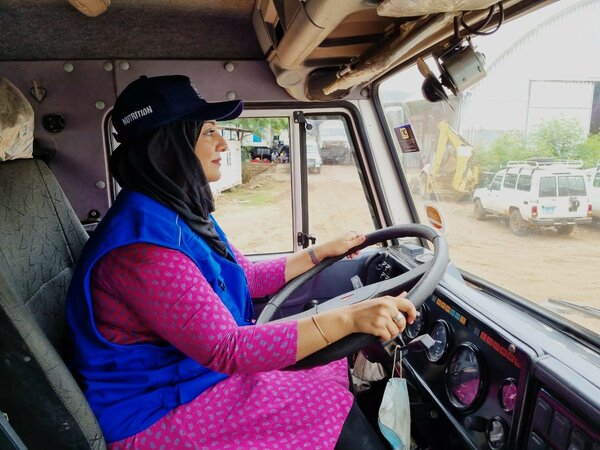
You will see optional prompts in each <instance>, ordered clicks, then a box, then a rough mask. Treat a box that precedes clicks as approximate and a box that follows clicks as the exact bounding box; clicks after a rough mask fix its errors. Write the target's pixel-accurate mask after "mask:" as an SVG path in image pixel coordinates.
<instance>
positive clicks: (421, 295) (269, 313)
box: [256, 224, 449, 368]
mask: <svg viewBox="0 0 600 450" xmlns="http://www.w3.org/2000/svg"><path fill="white" fill-rule="evenodd" d="M365 237H366V239H365V241H364V242H363V243H362V244H361V245H358V246H356V247H354V248H351V249H350V250H348V251H347V252H346V253H344V254H342V255H338V256H334V257H329V258H325V259H323V260H322V261H321V262H320V263H319V264H317V265H316V266H315V267H313V268H311V269H310V270H308V271H306V272H305V273H303V274H301V275H299V276H298V277H296V278H294V279H293V280H290V282H288V283H287V284H286V285H285V286H284V287H283V288H282V289H281V290H280V291H279V292H278V293H277V294H276V295H274V296H273V297H272V298H271V300H270V301H269V302H268V303H267V304H266V305H265V307H264V309H263V310H262V311H261V313H260V315H259V317H258V319H257V321H256V323H257V324H264V323H267V322H270V321H271V319H272V318H273V316H274V315H275V314H276V313H277V311H278V310H279V308H280V307H281V306H282V305H283V304H284V303H285V301H286V300H287V299H288V298H289V297H290V295H291V294H292V293H293V292H294V291H295V290H296V289H298V288H299V287H300V286H302V285H303V284H304V283H305V282H306V281H308V280H309V279H311V278H312V277H313V276H315V275H316V274H317V273H319V272H321V271H323V270H324V269H326V268H327V267H329V266H331V265H332V264H334V263H335V262H337V261H339V260H340V259H342V258H344V257H345V256H347V255H350V254H352V253H355V252H356V251H358V250H361V249H363V248H365V247H368V246H370V245H373V244H376V243H379V242H383V241H387V240H390V239H394V238H403V237H420V238H424V239H427V240H428V241H430V242H432V243H433V247H434V250H433V256H432V259H431V261H429V262H427V263H425V264H422V265H421V266H417V267H415V268H413V269H411V270H409V271H408V272H405V273H404V274H401V275H399V276H396V277H394V278H391V279H390V280H384V281H381V282H379V283H374V284H373V285H369V286H365V287H363V288H360V289H357V290H354V291H349V292H348V293H345V294H342V295H340V296H337V297H334V298H333V299H330V300H327V301H325V302H323V303H321V304H320V305H319V309H320V310H323V309H334V308H332V307H330V308H328V307H327V304H328V303H330V302H332V301H334V300H336V301H338V302H339V299H344V300H346V299H348V298H349V296H353V295H354V294H355V293H356V295H357V298H359V297H360V299H358V300H357V301H351V302H347V303H345V304H351V303H358V302H360V301H365V300H368V299H369V298H374V297H376V296H381V295H386V294H387V293H390V292H391V291H393V290H394V288H398V287H399V286H401V285H402V284H406V282H407V281H408V280H412V279H414V278H415V277H416V276H420V277H421V278H420V279H419V280H418V281H417V283H416V284H415V286H414V287H413V288H412V289H411V290H410V291H409V292H408V294H407V298H408V299H410V300H411V301H412V302H413V303H414V305H415V307H416V308H419V307H420V306H421V305H422V304H423V303H424V302H425V301H426V300H427V299H428V298H429V296H430V295H431V294H432V293H433V291H434V290H435V287H436V286H437V284H438V282H439V281H440V279H441V278H442V276H443V275H444V273H445V272H446V267H447V265H448V262H449V256H448V244H447V242H446V239H445V238H444V237H443V236H442V235H441V234H439V233H438V232H437V231H436V230H435V229H433V228H431V227H428V226H425V225H421V224H406V225H395V226H391V227H387V228H383V229H381V230H377V231H375V232H373V233H369V234H367V235H366V236H365ZM421 273H422V274H421ZM407 274H408V275H409V276H407ZM402 277H404V279H401V278H402ZM401 281H402V283H401ZM339 306H343V305H341V304H340V305H339ZM315 313H316V311H315V308H313V309H311V310H308V311H304V312H301V313H299V314H295V315H293V316H289V317H286V318H284V319H282V320H290V319H292V320H294V319H299V318H301V317H310V316H311V315H313V314H315ZM376 341H378V337H377V336H374V335H370V334H365V333H353V334H350V335H348V336H346V337H344V338H342V339H340V340H338V341H336V342H334V343H332V344H331V345H328V346H327V347H325V348H323V349H321V350H319V351H317V352H315V353H312V354H311V355H308V356H307V357H305V358H303V359H302V360H300V361H298V362H297V363H296V364H295V365H294V366H293V368H308V367H314V366H319V365H324V364H327V363H328V362H331V361H335V360H337V359H341V358H343V357H345V356H348V355H350V354H352V353H354V352H356V351H358V350H360V349H362V348H364V347H366V346H368V345H370V344H372V343H374V342H376Z"/></svg>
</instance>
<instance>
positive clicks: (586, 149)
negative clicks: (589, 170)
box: [578, 133, 600, 167]
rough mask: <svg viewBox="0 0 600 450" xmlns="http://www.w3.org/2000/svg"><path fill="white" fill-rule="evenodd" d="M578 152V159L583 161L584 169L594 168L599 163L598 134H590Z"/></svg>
mask: <svg viewBox="0 0 600 450" xmlns="http://www.w3.org/2000/svg"><path fill="white" fill-rule="evenodd" d="M578 150H579V156H578V159H581V160H582V161H583V166H584V167H594V166H596V165H597V164H598V161H600V133H596V134H590V135H589V136H588V137H587V139H586V140H585V141H584V142H583V143H582V144H581V145H580V146H579V149H578Z"/></svg>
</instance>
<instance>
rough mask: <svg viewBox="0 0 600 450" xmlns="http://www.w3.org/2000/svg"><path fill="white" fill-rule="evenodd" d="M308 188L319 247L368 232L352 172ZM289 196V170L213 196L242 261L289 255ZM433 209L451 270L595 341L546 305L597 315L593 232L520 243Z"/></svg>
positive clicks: (326, 175) (493, 227)
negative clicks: (522, 300)
mask: <svg viewBox="0 0 600 450" xmlns="http://www.w3.org/2000/svg"><path fill="white" fill-rule="evenodd" d="M309 186H310V187H309V204H310V210H311V230H319V232H320V234H319V237H320V240H321V241H323V240H325V239H328V238H330V237H332V236H335V235H337V233H339V231H340V230H351V229H354V230H361V231H363V232H368V231H372V229H373V225H372V224H371V220H370V218H369V216H368V213H367V211H368V209H367V206H366V202H361V201H357V200H355V199H360V198H363V195H362V192H361V190H362V188H361V186H360V184H359V183H358V179H357V176H356V170H355V168H354V167H353V166H323V167H322V172H321V174H310V175H309ZM289 192H290V175H289V170H286V166H281V165H280V166H278V167H274V168H273V169H272V170H270V171H268V172H266V173H264V174H261V175H259V176H257V177H255V178H254V179H253V180H252V181H251V182H250V183H248V184H246V185H243V186H241V187H238V188H236V189H234V191H233V192H231V193H224V194H222V195H219V196H218V197H217V212H216V214H215V215H216V217H217V219H218V220H219V222H220V223H221V225H222V226H223V228H224V229H225V230H226V231H227V232H228V234H229V236H230V239H232V241H233V242H234V243H235V244H236V245H237V246H238V247H239V248H240V249H242V250H243V251H245V252H246V253H261V252H268V251H272V249H273V248H277V249H278V250H279V251H290V250H291V249H292V242H291V241H290V236H291V199H290V194H289ZM259 199H260V201H258V200H259ZM416 202H417V203H418V204H419V203H421V202H422V199H419V198H417V199H416ZM440 207H441V210H442V212H443V215H444V217H445V219H446V232H445V236H446V237H447V239H448V243H449V246H450V257H451V258H452V260H453V261H454V263H455V264H456V265H457V266H458V267H460V268H462V269H464V270H466V271H468V272H471V273H473V274H475V275H478V276H480V277H482V278H485V279H487V280H489V281H491V282H493V283H495V284H497V285H499V286H502V287H504V288H505V289H508V290H511V291H513V292H515V293H517V294H519V295H522V296H523V297H526V298H528V299H530V300H532V301H534V302H536V303H538V304H541V305H543V306H544V307H547V308H549V309H551V310H553V311H554V312H557V313H559V314H561V315H562V316H564V317H566V318H568V319H570V320H572V321H574V322H577V323H580V324H581V325H583V326H585V327H586V328H588V329H590V330H594V331H595V332H596V333H598V334H600V318H598V317H597V316H592V315H590V314H586V313H582V312H578V311H577V310H575V309H572V308H565V307H562V306H558V305H556V304H554V303H551V302H548V299H549V298H552V299H557V300H566V301H570V302H573V303H575V304H577V305H582V306H591V307H594V308H599V309H600V297H599V296H598V295H597V291H598V289H599V288H600V282H598V279H597V278H596V277H597V276H598V274H600V228H599V227H595V226H578V227H576V228H575V230H574V231H573V233H572V234H570V235H568V236H563V235H559V234H557V233H556V232H555V231H554V230H552V229H547V230H542V231H533V232H532V233H530V234H529V235H527V236H523V237H520V236H515V235H513V234H512V233H511V232H510V230H509V228H508V226H507V224H506V223H504V222H503V221H501V220H498V219H493V218H492V219H488V220H485V221H478V220H475V218H474V216H473V207H472V205H471V204H470V203H462V204H459V203H448V202H446V203H442V204H440ZM257 210H258V211H260V214H257ZM273 224H278V225H277V226H273ZM340 224H341V227H340ZM265 237H267V239H265Z"/></svg>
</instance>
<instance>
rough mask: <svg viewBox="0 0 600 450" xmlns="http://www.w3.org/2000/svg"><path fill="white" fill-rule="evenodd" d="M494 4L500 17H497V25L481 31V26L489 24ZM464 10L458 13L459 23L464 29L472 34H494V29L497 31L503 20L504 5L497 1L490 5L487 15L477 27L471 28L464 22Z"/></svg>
mask: <svg viewBox="0 0 600 450" xmlns="http://www.w3.org/2000/svg"><path fill="white" fill-rule="evenodd" d="M496 6H498V12H499V13H500V17H499V18H498V25H496V28H494V29H493V30H491V31H481V30H482V29H483V28H485V27H487V26H488V25H489V23H490V21H491V19H492V17H493V15H494V11H495V9H496ZM465 12H466V11H463V12H462V14H461V15H460V23H461V25H462V26H463V28H464V29H465V30H467V31H468V32H469V33H471V34H474V35H476V36H489V35H490V34H494V33H495V32H496V31H498V30H499V29H500V27H501V26H502V23H503V22H504V6H503V5H502V2H498V3H497V4H495V5H492V6H490V11H489V13H488V15H487V17H486V18H485V20H484V22H483V23H482V24H481V25H480V26H479V27H478V28H477V29H473V28H471V27H470V26H469V25H468V24H467V22H465Z"/></svg>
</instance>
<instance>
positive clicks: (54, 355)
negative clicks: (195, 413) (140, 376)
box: [0, 159, 106, 450]
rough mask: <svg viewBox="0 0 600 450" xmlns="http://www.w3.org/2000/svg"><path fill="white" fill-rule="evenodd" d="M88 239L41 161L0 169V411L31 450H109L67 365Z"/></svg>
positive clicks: (7, 164)
mask: <svg viewBox="0 0 600 450" xmlns="http://www.w3.org/2000/svg"><path fill="white" fill-rule="evenodd" d="M86 239H87V234H86V232H85V230H84V229H83V226H82V225H81V224H80V222H79V220H78V218H77V216H76V215H75V212H74V211H73V210H72V209H71V206H70V205H69V202H68V201H67V199H66V197H65V195H64V193H63V191H62V190H61V188H60V186H59V185H58V182H57V181H56V179H55V178H54V176H53V174H52V172H51V171H50V169H49V168H48V166H47V165H46V164H45V163H44V162H42V161H39V160H35V159H27V160H15V161H7V162H2V163H0V355H1V357H0V410H2V411H3V412H5V413H6V414H7V415H8V419H9V421H10V425H11V426H12V428H14V430H15V431H16V432H17V434H18V435H19V437H20V438H21V439H22V440H23V442H24V443H25V445H26V446H27V447H28V449H29V450H38V449H39V450H53V449H57V450H65V449H95V450H96V449H104V448H106V445H105V442H104V437H103V436H102V432H101V430H100V427H99V426H98V422H97V421H96V418H95V417H94V415H93V413H92V411H91V409H90V407H89V405H88V403H87V401H86V399H85V397H84V395H83V393H82V392H81V390H80V388H79V386H78V384H77V382H76V381H75V379H74V378H73V376H72V375H71V373H70V372H69V370H68V368H67V366H66V364H65V362H64V361H66V360H68V358H67V355H66V352H67V348H68V346H67V339H68V335H67V324H66V319H65V297H66V292H67V288H68V286H69V282H70V280H71V277H72V274H73V270H74V266H75V262H76V261H77V258H78V256H79V254H80V253H81V250H82V248H83V245H84V244H85V241H86Z"/></svg>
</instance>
